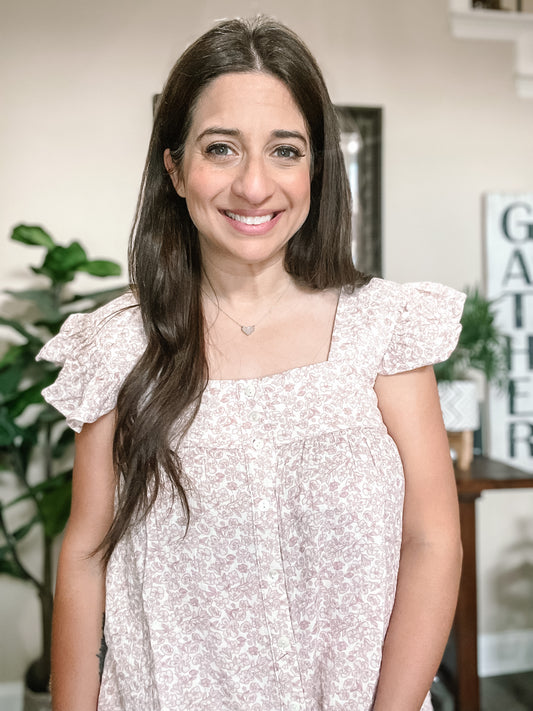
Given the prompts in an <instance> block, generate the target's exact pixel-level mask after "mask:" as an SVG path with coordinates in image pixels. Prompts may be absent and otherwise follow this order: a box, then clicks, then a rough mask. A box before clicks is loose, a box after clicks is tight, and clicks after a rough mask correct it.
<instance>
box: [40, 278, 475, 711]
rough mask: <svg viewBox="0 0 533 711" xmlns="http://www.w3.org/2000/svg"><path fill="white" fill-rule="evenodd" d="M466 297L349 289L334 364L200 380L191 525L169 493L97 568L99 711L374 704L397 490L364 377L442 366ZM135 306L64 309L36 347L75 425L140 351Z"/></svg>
mask: <svg viewBox="0 0 533 711" xmlns="http://www.w3.org/2000/svg"><path fill="white" fill-rule="evenodd" d="M463 300H464V296H463V295H462V294H460V293H458V292H456V291H454V290H452V289H450V288H448V287H445V286H441V285H437V284H431V283H417V284H407V285H398V284H395V283H392V282H388V281H384V280H381V279H373V280H372V281H371V282H370V283H369V284H368V285H366V286H365V287H362V288H361V289H359V290H356V291H355V292H354V293H353V294H351V293H349V292H348V291H345V290H344V291H342V292H341V295H340V298H339V305H338V309H337V315H336V320H335V326H334V330H333V335H332V342H331V350H330V354H329V358H328V360H327V361H326V362H324V363H318V364H315V365H309V366H305V367H302V368H295V369H292V370H289V371H287V372H284V373H279V374H277V375H272V376H268V377H264V378H257V379H251V380H235V381H210V382H209V383H208V385H207V389H206V391H205V393H204V396H203V399H202V404H201V407H200V410H199V412H198V415H197V417H196V419H195V420H194V422H193V425H192V427H191V429H190V430H189V432H188V434H187V436H186V438H185V440H184V442H183V443H182V445H181V447H180V456H181V457H182V461H183V465H184V469H185V471H186V473H187V477H188V481H189V483H188V484H187V487H188V498H189V503H190V507H191V523H190V528H189V530H188V532H187V535H186V536H184V533H185V519H184V516H183V513H182V511H181V507H180V505H179V504H177V503H175V504H174V505H173V504H172V499H171V497H170V495H165V492H163V493H162V494H161V495H160V496H159V497H158V501H157V503H156V506H155V507H154V508H153V510H152V511H151V513H150V515H149V516H148V518H147V519H146V520H145V521H144V522H143V523H141V524H138V525H136V526H135V527H134V528H132V530H131V531H130V532H129V534H128V536H127V537H126V538H125V539H123V540H122V541H121V543H120V544H119V545H118V547H117V548H116V550H115V551H114V554H113V556H112V559H111V562H110V565H109V568H108V573H107V593H106V595H107V602H106V629H105V635H106V641H107V644H108V653H107V657H106V661H105V668H104V676H103V680H102V686H101V691H100V698H99V705H98V708H99V711H119V710H120V711H140V710H141V709H142V710H143V711H207V710H209V711H341V710H344V711H370V710H371V709H372V705H373V697H374V693H375V689H376V684H377V681H378V677H379V669H380V663H381V650H382V644H383V640H384V637H385V634H386V631H387V625H388V622H389V616H390V613H391V610H392V606H393V603H394V595H395V587H396V577H397V571H398V563H399V552H400V543H401V532H402V504H403V493H404V477H403V471H402V465H401V461H400V458H399V454H398V451H397V449H396V446H395V444H394V442H393V441H392V439H391V438H390V437H389V435H388V433H387V430H386V428H385V426H384V424H383V421H382V418H381V415H380V412H379V409H378V407H377V402H376V396H375V393H374V390H373V385H374V381H375V378H376V375H377V374H378V373H383V374H391V373H396V372H401V371H403V370H408V369H412V368H416V367H419V366H422V365H426V364H429V363H434V362H437V361H439V360H443V359H445V358H447V356H448V355H449V354H450V352H451V351H452V349H453V348H454V347H455V344H456V341H457V338H458V335H459V331H460V325H459V319H460V315H461V311H462V304H463ZM132 304H134V301H133V298H132V296H131V295H126V296H123V297H121V298H120V299H118V300H116V301H115V302H113V303H112V304H109V305H107V306H105V307H104V308H103V309H100V310H98V311H96V312H95V313H93V314H91V315H77V316H72V317H71V318H70V319H69V320H68V321H67V322H66V324H65V326H64V328H63V329H62V331H61V333H60V334H59V335H58V336H56V337H55V338H54V339H53V340H52V341H50V342H49V343H48V344H47V345H46V346H45V348H44V349H43V351H42V352H41V354H40V357H41V358H46V359H48V360H53V361H56V362H60V363H64V367H63V369H62V371H61V373H60V375H59V377H58V379H57V381H56V383H54V384H53V385H52V386H50V387H49V388H47V389H46V391H45V396H46V397H47V399H48V400H49V401H50V402H51V403H52V404H54V405H55V406H56V407H57V408H58V409H59V410H61V412H63V413H64V414H65V416H66V417H67V420H68V422H69V424H70V425H71V426H72V427H73V428H74V429H77V430H79V429H80V428H81V427H82V425H83V423H84V422H91V421H94V420H95V419H97V418H98V417H99V416H100V415H102V414H104V413H105V412H107V411H109V410H110V409H112V408H113V407H114V404H115V400H116V395H117V392H118V390H119V388H120V386H121V384H122V382H123V380H124V378H125V377H126V375H127V374H128V372H129V371H130V370H131V368H132V366H133V365H134V363H135V361H136V360H137V358H138V357H139V355H140V354H141V353H142V351H143V349H144V346H145V341H144V336H143V329H142V323H141V319H140V315H139V311H138V308H125V307H129V306H131V305H132ZM113 314H115V315H113ZM166 493H167V494H168V492H166ZM431 708H432V706H431V701H430V698H429V695H428V697H427V699H426V700H425V702H424V705H423V707H422V709H423V711H429V710H430V709H431Z"/></svg>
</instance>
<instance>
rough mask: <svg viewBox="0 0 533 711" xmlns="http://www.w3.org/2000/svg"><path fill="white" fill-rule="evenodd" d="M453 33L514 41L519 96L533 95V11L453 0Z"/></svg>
mask: <svg viewBox="0 0 533 711" xmlns="http://www.w3.org/2000/svg"><path fill="white" fill-rule="evenodd" d="M449 13H450V25H451V30H452V35H453V36H454V37H457V38H459V39H478V40H479V39H480V40H495V41H499V42H512V43H513V44H514V48H515V51H514V81H515V88H516V92H517V94H518V96H520V97H521V98H525V99H532V98H533V13H530V12H505V11H503V10H474V9H472V7H471V2H470V0H449Z"/></svg>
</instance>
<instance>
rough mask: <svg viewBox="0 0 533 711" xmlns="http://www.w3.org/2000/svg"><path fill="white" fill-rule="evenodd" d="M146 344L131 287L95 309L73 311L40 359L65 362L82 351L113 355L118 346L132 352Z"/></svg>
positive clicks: (138, 310) (45, 347)
mask: <svg viewBox="0 0 533 711" xmlns="http://www.w3.org/2000/svg"><path fill="white" fill-rule="evenodd" d="M144 346H145V339H144V329H143V325H142V318H141V314H140V308H139V305H138V302H137V299H136V298H135V296H134V295H133V293H132V292H131V291H130V290H128V291H127V292H126V293H124V294H122V295H121V296H119V297H118V298H116V299H113V300H112V301H109V302H108V303H106V304H104V305H103V306H100V307H99V308H97V309H95V310H94V311H91V312H88V313H87V312H80V313H74V314H71V315H70V316H69V317H68V318H67V319H66V320H65V322H64V323H63V325H62V327H61V329H60V331H59V333H58V334H57V335H56V336H54V338H52V339H51V340H50V341H48V343H47V344H46V345H45V346H44V348H43V349H42V350H41V352H40V353H39V355H38V359H39V360H50V361H52V362H54V363H64V362H65V360H66V359H67V358H68V357H69V356H71V357H72V356H79V355H80V352H81V351H92V352H96V351H102V352H103V353H105V354H106V356H107V357H111V358H112V357H113V354H114V352H115V350H116V348H117V347H118V348H119V349H120V350H122V349H126V350H127V351H129V353H131V352H135V351H139V350H140V349H142V348H144ZM128 360H129V358H128Z"/></svg>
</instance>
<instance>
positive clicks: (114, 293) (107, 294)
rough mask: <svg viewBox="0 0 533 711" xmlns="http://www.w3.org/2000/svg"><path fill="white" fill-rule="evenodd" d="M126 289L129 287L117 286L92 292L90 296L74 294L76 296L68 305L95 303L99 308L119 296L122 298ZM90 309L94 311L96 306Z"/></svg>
mask: <svg viewBox="0 0 533 711" xmlns="http://www.w3.org/2000/svg"><path fill="white" fill-rule="evenodd" d="M126 289H127V287H125V286H117V287H115V288H113V289H104V290H102V291H92V292H90V293H88V294H74V296H72V298H71V299H70V300H69V301H68V302H66V303H70V304H74V303H76V302H77V301H91V302H93V305H94V304H96V305H97V306H100V305H101V304H106V303H107V302H108V301H111V300H112V299H116V298H117V297H118V296H122V294H124V293H125V291H126ZM89 308H91V309H92V308H94V306H90V307H89Z"/></svg>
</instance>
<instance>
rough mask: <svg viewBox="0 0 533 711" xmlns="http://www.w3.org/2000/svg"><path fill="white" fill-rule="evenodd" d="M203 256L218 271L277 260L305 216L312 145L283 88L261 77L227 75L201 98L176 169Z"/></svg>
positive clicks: (169, 162) (173, 172)
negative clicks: (224, 267)
mask: <svg viewBox="0 0 533 711" xmlns="http://www.w3.org/2000/svg"><path fill="white" fill-rule="evenodd" d="M165 165H166V168H167V170H168V171H169V173H170V175H171V177H172V182H173V184H174V187H175V189H176V191H177V192H178V194H179V195H180V196H181V197H184V198H185V199H186V201H187V208H188V210H189V214H190V216H191V219H192V221H193V222H194V224H195V225H196V227H197V229H198V235H199V239H200V246H201V251H202V259H203V260H204V263H206V262H210V263H212V264H217V265H218V266H220V267H223V266H224V265H227V266H228V267H230V266H231V265H233V266H236V265H240V266H244V265H248V266H251V265H253V266H255V267H257V266H260V265H268V264H271V263H273V262H275V261H280V262H281V263H282V261H283V257H284V253H285V247H286V245H287V242H288V241H289V240H290V238H291V237H292V236H293V235H294V233H295V232H296V231H297V230H298V229H299V228H300V227H301V225H302V224H303V223H304V221H305V219H306V217H307V214H308V212H309V200H310V184H311V178H310V169H311V146H310V140H309V135H308V131H307V127H306V123H305V120H304V117H303V116H302V114H301V112H300V110H299V109H298V107H297V106H296V104H295V102H294V99H293V98H292V95H291V93H290V92H289V90H288V89H287V87H286V86H285V85H284V84H283V83H282V82H281V81H280V80H278V79H276V78H275V77H273V76H271V75H269V74H262V73H249V74H248V73H235V74H224V75H222V76H220V77H218V78H217V79H215V80H214V81H213V82H211V84H209V85H208V86H207V88H206V89H205V90H204V91H203V93H202V94H201V95H200V98H199V100H198V103H197V105H196V107H195V110H194V113H193V117H192V123H191V129H190V131H189V134H188V136H187V140H186V143H185V151H184V155H183V160H182V162H181V164H180V165H179V166H175V165H174V164H173V162H172V158H171V156H170V153H169V151H168V150H167V151H165Z"/></svg>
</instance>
